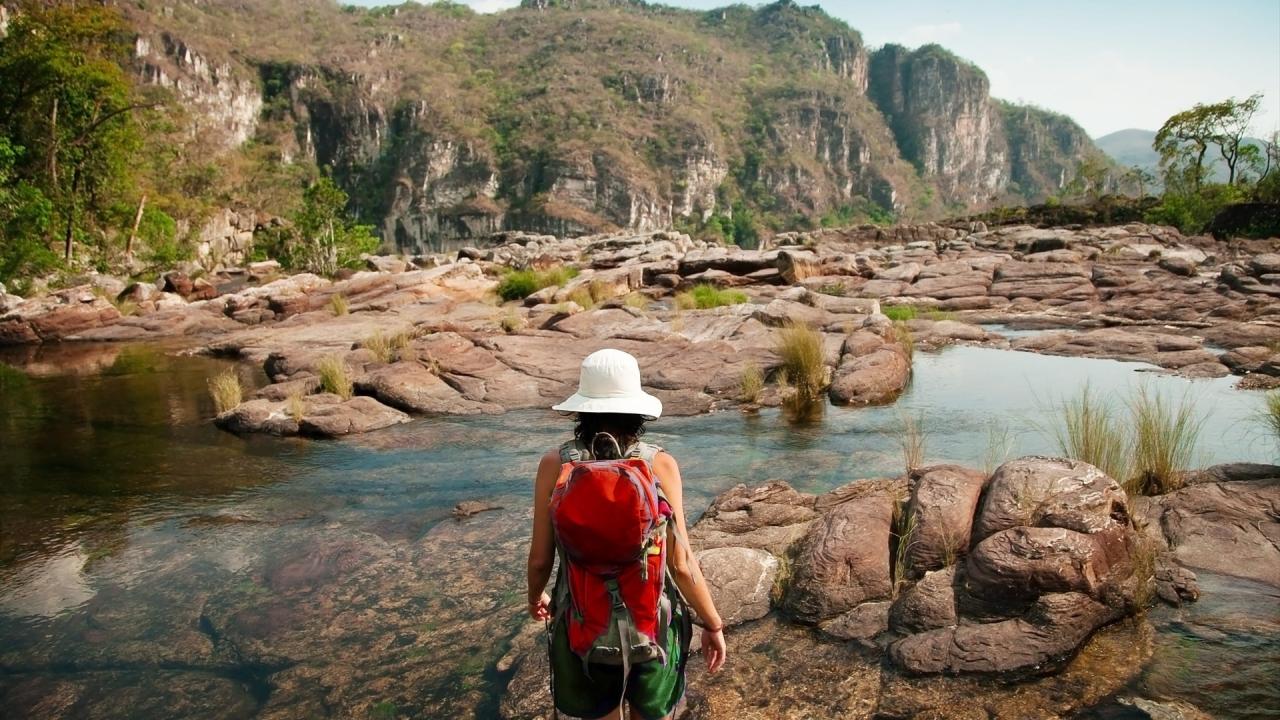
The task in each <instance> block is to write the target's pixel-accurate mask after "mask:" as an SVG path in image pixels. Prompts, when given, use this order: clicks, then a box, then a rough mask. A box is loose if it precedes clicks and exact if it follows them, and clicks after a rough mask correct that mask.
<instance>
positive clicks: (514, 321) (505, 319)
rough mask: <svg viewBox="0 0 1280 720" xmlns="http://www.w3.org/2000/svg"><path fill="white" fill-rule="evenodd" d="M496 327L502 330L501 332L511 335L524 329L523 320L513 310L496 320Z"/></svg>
mask: <svg viewBox="0 0 1280 720" xmlns="http://www.w3.org/2000/svg"><path fill="white" fill-rule="evenodd" d="M498 325H499V327H501V328H502V332H504V333H507V334H511V333H513V332H515V331H517V330H519V329H520V328H522V327H524V320H522V319H521V318H520V315H519V314H518V313H516V312H515V311H514V310H510V311H508V312H507V313H506V314H504V315H503V316H502V317H501V318H499V319H498Z"/></svg>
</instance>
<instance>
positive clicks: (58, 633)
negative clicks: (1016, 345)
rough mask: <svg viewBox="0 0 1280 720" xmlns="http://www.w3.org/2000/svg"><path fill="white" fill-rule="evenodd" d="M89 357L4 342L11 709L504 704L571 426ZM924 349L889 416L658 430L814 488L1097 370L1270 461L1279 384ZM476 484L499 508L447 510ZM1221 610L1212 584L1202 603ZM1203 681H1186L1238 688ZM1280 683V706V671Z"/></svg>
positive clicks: (983, 423)
mask: <svg viewBox="0 0 1280 720" xmlns="http://www.w3.org/2000/svg"><path fill="white" fill-rule="evenodd" d="M63 352H67V350H66V349H64V350H63ZM74 352H75V353H76V355H75V357H74V359H73V360H68V359H66V358H59V357H55V356H35V357H31V356H24V357H20V358H10V362H12V363H19V364H22V365H24V366H25V367H27V368H28V369H29V372H18V371H14V370H13V369H12V368H10V367H8V366H0V448H2V455H3V462H2V463H0V706H3V707H5V708H6V714H8V713H9V711H12V712H13V713H15V714H16V716H17V717H25V716H32V717H34V716H41V715H44V714H48V713H47V712H46V711H47V709H48V708H49V707H51V706H50V705H49V704H48V703H50V702H55V701H57V702H62V701H65V703H64V704H67V705H66V706H67V707H73V708H77V710H76V712H75V713H73V714H75V715H76V716H81V715H83V716H104V717H170V716H172V715H173V714H174V711H173V708H175V707H183V708H188V709H189V710H188V711H189V712H190V713H192V714H194V715H197V716H202V717H223V716H225V717H242V716H245V715H252V714H254V713H259V712H267V713H273V714H274V713H279V714H280V716H285V717H288V716H293V717H313V716H323V715H326V714H334V715H341V714H343V713H346V712H350V713H359V714H364V715H370V716H374V717H376V716H378V714H377V713H379V712H381V713H382V714H383V715H384V716H387V717H391V716H394V714H395V713H396V712H401V711H403V712H406V713H410V714H414V713H416V714H419V715H422V716H450V717H453V716H479V717H490V716H493V715H494V713H495V707H496V706H495V697H496V695H497V693H498V691H499V690H500V688H501V686H502V684H503V682H504V680H503V678H501V677H500V676H499V675H497V674H495V673H494V672H493V671H492V669H491V668H492V666H493V664H494V662H495V661H496V660H497V659H498V658H499V657H500V656H501V655H502V653H503V652H505V650H506V647H507V644H508V642H509V640H510V638H511V637H512V636H513V635H514V634H515V633H516V632H517V631H518V630H519V628H520V627H522V626H523V621H522V619H521V613H522V610H523V553H524V547H523V546H524V542H525V538H526V537H527V527H528V511H527V509H526V508H527V506H528V496H529V487H530V478H531V477H532V474H533V471H534V469H535V465H536V461H537V457H538V456H539V454H540V453H541V452H543V451H544V450H545V449H546V448H548V447H551V446H553V445H554V444H556V443H557V442H558V441H559V440H560V439H561V438H562V437H563V435H564V434H565V433H566V431H567V430H568V427H569V425H568V422H567V421H566V420H565V419H564V418H562V417H560V416H558V415H556V414H554V413H551V412H520V413H511V414H508V415H503V416H497V417H480V418H440V419H429V420H418V421H415V422H413V423H410V424H408V425H404V426H399V427H396V428H392V429H388V430H384V431H380V432H377V433H373V434H370V435H367V436H364V437H359V438H353V439H350V440H345V441H340V442H311V441H301V440H281V439H277V438H264V437H250V438H238V437H234V436H230V435H227V434H225V433H221V432H219V431H218V430H216V429H215V428H213V426H212V425H211V423H210V422H209V420H208V418H209V417H210V416H211V415H212V406H211V403H210V400H209V399H208V397H207V393H206V392H205V383H206V379H207V377H209V376H210V375H211V374H213V373H215V372H218V371H220V370H222V369H223V368H224V367H226V364H225V363H223V362H221V361H217V360H212V359H208V358H173V357H169V356H166V355H164V354H162V353H159V352H156V351H153V350H149V349H147V348H137V347H134V348H128V347H125V348H122V347H119V346H109V347H105V348H99V349H92V348H75V349H74ZM86 358H88V359H86ZM0 359H4V358H0ZM68 366H70V367H71V368H72V369H73V371H72V372H67V371H66V368H67V367H68ZM915 368H916V369H915V376H914V380H913V382H912V385H911V387H910V388H909V390H908V391H907V393H906V394H904V396H903V397H902V399H901V400H900V401H899V402H898V403H897V404H896V405H895V406H893V407H887V408H874V409H837V408H828V409H827V410H826V412H825V414H824V416H823V417H822V418H821V419H820V420H818V421H816V422H813V423H810V424H804V425H795V424H791V423H788V422H787V421H786V420H785V419H784V418H783V416H782V415H781V414H780V413H779V412H778V411H765V412H762V413H760V414H757V415H744V414H742V413H739V412H737V411H731V412H725V413H720V414H716V415H712V416H708V417H698V418H672V419H664V420H662V421H660V422H658V423H654V424H653V425H652V426H651V432H650V436H649V439H650V440H652V441H654V442H657V443H658V444H661V445H664V446H666V447H667V448H669V449H670V450H671V451H672V452H673V453H674V454H675V455H676V457H678V458H679V459H680V461H681V464H682V468H683V470H684V474H685V477H686V485H687V487H688V488H689V490H688V491H687V492H688V494H689V498H690V499H689V500H688V501H687V505H688V507H689V508H690V512H694V513H696V512H698V511H699V509H700V508H702V507H705V505H706V503H707V502H708V501H709V500H710V498H711V497H713V496H714V495H715V494H716V493H718V492H720V491H722V490H724V489H726V488H728V487H731V486H732V485H734V484H736V483H740V482H744V483H759V482H763V481H765V480H768V479H772V478H782V479H786V480H788V481H789V482H791V483H793V484H794V485H796V486H797V487H799V488H800V489H803V490H807V491H812V492H820V491H823V490H826V489H830V488H832V487H834V486H836V485H839V484H842V483H844V482H847V481H849V480H851V479H856V478H861V477H875V476H885V475H893V474H896V473H898V472H899V470H900V468H901V466H902V460H901V454H900V450H899V449H898V444H897V440H896V438H897V436H898V433H899V428H900V426H901V422H902V417H903V415H904V414H908V415H911V416H916V417H919V418H920V419H921V422H922V424H923V426H924V428H925V431H926V434H927V450H926V454H927V456H928V458H929V459H930V460H931V461H952V462H961V463H964V464H968V465H974V466H984V465H990V464H994V463H996V462H998V461H999V459H1001V458H1003V457H1004V456H1006V455H1007V456H1010V457H1012V456H1016V455H1021V454H1028V453H1036V452H1051V451H1052V450H1053V445H1052V443H1051V442H1050V441H1049V440H1048V439H1047V438H1046V437H1045V435H1044V433H1043V432H1041V431H1039V430H1038V429H1037V426H1038V425H1045V424H1046V418H1047V413H1050V412H1051V410H1050V408H1051V406H1052V405H1053V403H1054V402H1055V401H1057V400H1060V399H1061V398H1063V397H1065V396H1067V395H1070V394H1072V393H1074V392H1076V391H1077V390H1078V388H1080V387H1081V386H1083V384H1084V383H1086V382H1088V383H1089V384H1090V386H1091V387H1092V388H1094V389H1095V390H1096V391H1098V392H1100V393H1102V394H1104V396H1107V397H1112V398H1116V399H1117V400H1118V399H1120V398H1123V397H1124V396H1126V395H1127V394H1128V393H1129V392H1131V391H1132V388H1134V387H1136V386H1137V385H1138V384H1141V383H1145V384H1147V386H1148V387H1149V388H1150V389H1151V390H1153V391H1155V392H1160V393H1166V394H1169V395H1170V396H1171V397H1178V398H1181V397H1184V396H1185V397H1189V398H1192V399H1193V400H1194V401H1195V402H1196V403H1197V407H1198V408H1200V409H1201V410H1203V412H1204V413H1205V415H1206V425H1205V431H1204V434H1203V437H1202V440H1203V442H1202V461H1203V462H1204V463H1206V464H1207V463H1213V462H1223V461H1229V460H1230V461H1242V460H1253V461H1270V460H1272V459H1273V458H1274V457H1275V456H1276V448H1275V446H1274V444H1273V443H1272V441H1271V440H1270V439H1268V438H1267V437H1266V436H1264V435H1263V434H1262V432H1261V426H1260V424H1258V423H1256V422H1255V421H1254V417H1255V415H1256V413H1258V412H1259V410H1260V407H1261V403H1262V397H1261V396H1260V395H1259V394H1256V393H1245V392H1240V391H1236V390H1233V389H1232V388H1231V384H1232V379H1230V378H1227V379H1221V380H1197V381H1187V380H1184V379H1180V378H1176V377H1171V376H1166V375H1158V374H1154V373H1151V372H1141V371H1142V370H1150V368H1145V367H1144V366H1141V365H1137V364H1133V363H1119V362H1113V361H1105V360H1088V359H1078V358H1055V357H1045V356H1038V355H1031V354H1024V353H1013V352H1008V351H998V350H988V349H979V348H964V347H960V348H952V349H949V350H947V351H945V352H942V353H940V354H917V356H916V363H915ZM244 375H245V378H246V381H252V380H255V378H254V377H251V373H249V372H248V371H245V372H244ZM993 438H994V440H993ZM467 499H486V500H491V501H493V502H494V503H495V504H497V505H500V506H502V509H501V510H497V511H494V512H491V513H484V514H482V515H479V516H477V517H475V518H472V519H470V520H467V521H463V522H457V521H454V520H452V519H450V518H449V517H448V516H449V510H450V509H451V508H452V507H453V505H454V504H455V503H457V502H459V501H461V500H467ZM1222 597H1224V598H1226V597H1228V596H1227V595H1226V594H1223V596H1222ZM1229 598H1230V599H1229V602H1230V603H1237V604H1238V603H1241V602H1244V603H1245V604H1246V605H1247V604H1248V602H1250V601H1248V600H1247V599H1246V600H1240V599H1239V596H1238V594H1237V595H1230V596H1229ZM1218 602H1219V600H1218V599H1217V598H1216V596H1215V593H1211V592H1206V596H1205V600H1204V601H1203V602H1202V604H1201V605H1200V606H1198V607H1197V611H1201V610H1200V608H1203V611H1202V612H1204V613H1209V614H1212V613H1213V612H1214V608H1215V607H1217V606H1216V605H1215V603H1218ZM1223 602H1228V600H1224V601H1223ZM1267 607H1270V606H1267ZM1182 622H1184V623H1186V624H1187V626H1189V627H1200V626H1202V625H1203V624H1204V623H1205V621H1202V620H1200V619H1198V616H1196V615H1194V614H1191V615H1189V616H1188V618H1187V619H1185V620H1183V621H1182ZM1206 626H1207V625H1206ZM1180 632H1182V630H1180V629H1178V628H1176V627H1173V626H1168V627H1167V628H1166V632H1165V633H1164V634H1162V635H1161V637H1162V638H1168V637H1174V636H1176V635H1177V634H1178V633H1180ZM1276 635H1277V632H1276V629H1275V627H1274V626H1260V628H1259V629H1256V630H1252V629H1251V630H1246V631H1243V636H1242V637H1243V638H1244V640H1242V641H1241V642H1242V644H1239V645H1232V644H1230V643H1228V644H1226V645H1225V646H1224V648H1223V649H1222V650H1221V651H1215V653H1214V654H1213V655H1212V660H1211V662H1212V664H1214V665H1215V666H1219V667H1223V668H1228V669H1229V668H1234V667H1238V668H1241V669H1244V668H1249V667H1254V666H1256V664H1257V662H1258V656H1259V654H1261V655H1262V656H1263V657H1264V658H1269V660H1268V662H1271V663H1272V665H1271V667H1274V666H1275V663H1276V661H1277V660H1276V659H1277V658H1278V657H1280V649H1278V648H1277V646H1276V642H1275V638H1276ZM1249 638H1254V639H1253V640H1250V639H1249ZM1259 638H1260V640H1259ZM1168 657H1169V656H1168V655H1167V654H1162V653H1161V652H1157V654H1156V656H1155V659H1154V660H1153V661H1152V667H1151V668H1149V669H1148V671H1147V673H1146V677H1147V678H1148V680H1147V682H1149V683H1152V684H1155V685H1159V684H1160V682H1161V680H1160V678H1161V677H1163V675H1162V672H1163V671H1162V670H1161V668H1165V667H1173V665H1172V664H1171V663H1174V662H1175V661H1174V660H1170V659H1168ZM1190 675H1191V677H1190V678H1189V679H1188V680H1187V683H1189V685H1188V687H1189V688H1190V689H1189V690H1186V691H1185V692H1184V694H1181V695H1177V696H1179V697H1186V698H1188V699H1191V700H1192V701H1193V702H1195V699H1194V697H1193V696H1194V694H1195V692H1198V690H1197V688H1199V689H1200V690H1202V691H1203V692H1204V693H1207V694H1209V695H1211V696H1215V697H1226V695H1225V694H1224V693H1225V691H1224V690H1222V688H1220V687H1218V686H1217V685H1214V684H1212V683H1210V682H1208V681H1207V680H1206V679H1204V678H1201V677H1200V674H1199V673H1198V672H1192V673H1190ZM1166 685H1171V683H1166ZM1159 687H1160V692H1165V691H1166V690H1165V685H1159ZM1168 692H1175V693H1176V692H1177V690H1176V688H1171V689H1168ZM1186 692H1190V693H1192V695H1187V694H1185V693H1186ZM1215 694H1216V695H1215ZM1263 695H1264V697H1265V700H1264V704H1265V703H1266V702H1269V703H1271V705H1272V706H1274V705H1275V704H1276V702H1277V693H1276V691H1275V689H1274V687H1272V686H1269V689H1267V690H1266V691H1265V692H1263ZM50 698H52V700H51V699H50ZM42 703H43V704H42ZM55 704H56V703H55ZM1198 704H1199V703H1198ZM1230 714H1231V713H1230V712H1228V711H1222V716H1224V717H1225V716H1229V715H1230Z"/></svg>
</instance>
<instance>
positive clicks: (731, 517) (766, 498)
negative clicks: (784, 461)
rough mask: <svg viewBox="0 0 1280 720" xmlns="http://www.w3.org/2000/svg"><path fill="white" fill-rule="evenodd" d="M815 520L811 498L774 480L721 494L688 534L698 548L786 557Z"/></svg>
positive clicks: (815, 513)
mask: <svg viewBox="0 0 1280 720" xmlns="http://www.w3.org/2000/svg"><path fill="white" fill-rule="evenodd" d="M817 517H818V512H817V511H816V510H815V509H814V497H813V496H812V495H805V494H803V493H799V492H796V491H795V489H794V488H792V487H791V486H790V485H788V484H787V483H785V482H782V481H780V480H775V481H773V482H770V483H768V484H766V485H762V486H760V487H755V488H748V487H747V486H745V485H738V486H737V487H734V488H732V489H730V490H726V491H725V492H723V493H721V494H720V496H719V497H717V498H716V499H715V501H714V502H713V503H711V507H709V508H707V511H706V512H705V513H703V515H702V518H701V519H699V520H698V522H697V523H696V524H695V525H694V526H693V527H692V528H690V530H689V538H690V542H692V543H693V545H694V547H697V548H717V547H747V548H756V549H760V550H765V551H768V552H769V553H772V554H773V555H775V556H777V557H785V556H787V555H788V554H789V553H790V551H791V548H792V546H794V545H795V544H796V543H797V542H798V541H799V540H800V539H801V538H803V537H804V536H805V534H806V533H807V532H808V530H809V526H810V525H812V524H813V523H814V521H815V520H816V519H817Z"/></svg>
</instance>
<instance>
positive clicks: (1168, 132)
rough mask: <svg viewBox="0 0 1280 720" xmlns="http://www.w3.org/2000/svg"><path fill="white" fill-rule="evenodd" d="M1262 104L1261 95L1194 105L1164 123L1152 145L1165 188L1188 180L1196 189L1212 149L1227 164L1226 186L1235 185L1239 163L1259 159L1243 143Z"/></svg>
mask: <svg viewBox="0 0 1280 720" xmlns="http://www.w3.org/2000/svg"><path fill="white" fill-rule="evenodd" d="M1261 103H1262V95H1261V94H1255V95H1250V96H1249V97H1248V98H1246V99H1244V100H1241V101H1238V102H1237V101H1236V99H1235V98H1228V99H1226V100H1223V101H1222V102H1218V103H1212V104H1209V105H1199V104H1197V105H1196V106H1195V107H1193V108H1191V109H1190V110H1184V111H1182V112H1180V113H1178V114H1176V115H1174V116H1173V117H1171V118H1169V119H1168V120H1166V121H1165V124H1164V126H1163V127H1161V128H1160V131H1159V132H1157V133H1156V139H1155V143H1153V145H1152V147H1153V148H1154V149H1155V150H1156V152H1158V153H1160V167H1161V169H1163V170H1164V171H1165V180H1166V185H1169V184H1170V183H1169V180H1171V179H1172V180H1174V181H1175V182H1174V183H1173V184H1174V185H1178V184H1181V183H1184V182H1186V181H1190V184H1191V186H1192V187H1193V188H1194V189H1195V190H1199V189H1200V186H1201V185H1202V184H1203V182H1204V180H1205V178H1206V177H1207V175H1208V168H1207V167H1205V164H1204V160H1205V155H1206V154H1208V152H1209V149H1210V147H1211V146H1212V147H1216V148H1217V149H1218V153H1219V154H1220V155H1221V156H1222V159H1223V161H1225V162H1226V164H1227V184H1228V185H1234V184H1235V183H1236V180H1237V178H1238V171H1239V170H1240V169H1241V167H1242V166H1241V162H1242V161H1244V162H1245V166H1246V167H1247V166H1248V165H1249V164H1250V163H1251V162H1252V161H1256V160H1257V159H1258V158H1259V152H1258V150H1257V148H1256V147H1254V146H1252V145H1250V144H1248V143H1246V142H1245V133H1246V132H1248V130H1249V123H1250V122H1252V121H1253V116H1254V115H1255V114H1256V113H1257V112H1258V106H1259V105H1260V104H1261Z"/></svg>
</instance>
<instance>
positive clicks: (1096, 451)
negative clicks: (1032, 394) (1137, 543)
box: [1049, 385, 1280, 495]
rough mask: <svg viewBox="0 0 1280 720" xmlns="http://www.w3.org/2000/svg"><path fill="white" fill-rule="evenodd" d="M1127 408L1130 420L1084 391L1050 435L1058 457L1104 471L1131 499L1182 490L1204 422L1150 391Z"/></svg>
mask: <svg viewBox="0 0 1280 720" xmlns="http://www.w3.org/2000/svg"><path fill="white" fill-rule="evenodd" d="M1125 405H1126V408H1127V410H1128V415H1127V417H1124V418H1120V417H1118V416H1117V413H1116V410H1115V408H1113V407H1112V406H1111V404H1110V403H1108V402H1106V401H1105V400H1103V399H1102V398H1100V397H1098V396H1097V395H1096V394H1094V392H1093V391H1092V390H1091V389H1090V388H1089V386H1088V385H1085V387H1084V388H1083V389H1082V390H1081V391H1080V394H1079V395H1078V396H1076V397H1074V398H1071V399H1068V400H1067V401H1065V402H1063V403H1062V405H1061V406H1060V407H1059V408H1058V417H1057V422H1056V424H1055V425H1053V426H1052V427H1051V428H1050V429H1049V434H1050V435H1051V436H1052V437H1053V439H1054V441H1055V442H1056V443H1057V445H1058V450H1059V452H1061V453H1062V454H1063V455H1065V456H1067V457H1071V458H1075V459H1077V460H1083V461H1085V462H1087V463H1089V464H1090V465H1093V466H1095V467H1097V468H1099V469H1100V470H1102V471H1103V472H1105V473H1106V474H1108V475H1110V476H1111V477H1113V478H1115V479H1116V480H1117V481H1118V482H1119V483H1120V484H1121V485H1122V486H1123V487H1124V489H1125V491H1126V492H1128V493H1129V494H1130V495H1159V494H1163V493H1167V492H1171V491H1173V490H1176V489H1178V488H1179V487H1181V483H1182V480H1181V473H1182V472H1183V471H1184V470H1187V469H1188V468H1189V467H1190V466H1191V463H1192V461H1193V460H1194V459H1195V455H1196V447H1197V445H1198V443H1199V440H1200V432H1201V430H1202V429H1203V427H1204V420H1205V418H1204V417H1203V416H1201V415H1200V414H1199V413H1197V411H1196V406H1195V403H1194V402H1192V400H1191V398H1190V397H1185V396H1184V397H1183V398H1182V399H1181V400H1179V401H1177V402H1173V401H1170V400H1167V399H1166V398H1164V397H1163V396H1161V395H1160V394H1159V393H1157V392H1155V391H1154V390H1151V389H1150V388H1148V387H1146V386H1140V387H1138V388H1137V390H1135V391H1134V393H1133V394H1132V395H1131V396H1130V398H1129V399H1128V401H1127V402H1126V403H1125ZM1278 409H1280V408H1278Z"/></svg>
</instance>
